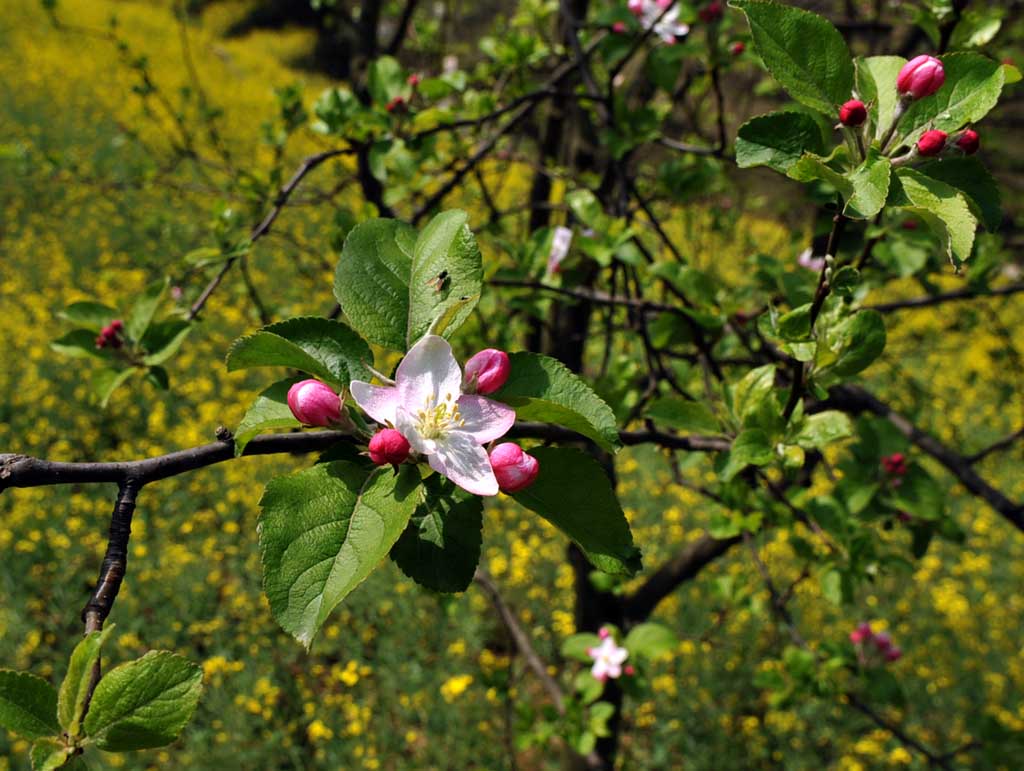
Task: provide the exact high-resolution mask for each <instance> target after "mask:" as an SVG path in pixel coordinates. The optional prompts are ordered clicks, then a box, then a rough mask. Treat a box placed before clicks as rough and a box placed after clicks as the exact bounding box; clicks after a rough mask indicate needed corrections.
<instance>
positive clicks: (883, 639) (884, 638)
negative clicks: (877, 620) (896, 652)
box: [875, 632, 892, 652]
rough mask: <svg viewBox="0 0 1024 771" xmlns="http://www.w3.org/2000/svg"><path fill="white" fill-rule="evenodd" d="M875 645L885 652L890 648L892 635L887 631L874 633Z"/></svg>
mask: <svg viewBox="0 0 1024 771" xmlns="http://www.w3.org/2000/svg"><path fill="white" fill-rule="evenodd" d="M875 647H876V648H878V650H880V651H882V652H885V651H887V650H889V649H890V648H892V636H891V635H890V634H889V633H888V632H879V633H878V634H876V635H875Z"/></svg>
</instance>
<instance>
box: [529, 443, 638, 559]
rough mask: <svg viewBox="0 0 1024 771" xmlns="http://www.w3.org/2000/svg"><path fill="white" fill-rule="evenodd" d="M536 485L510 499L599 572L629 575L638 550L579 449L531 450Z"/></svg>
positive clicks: (597, 468)
mask: <svg viewBox="0 0 1024 771" xmlns="http://www.w3.org/2000/svg"><path fill="white" fill-rule="evenodd" d="M530 454H531V455H533V456H534V457H535V458H536V459H537V460H538V461H539V462H540V474H538V476H537V481H535V482H534V483H533V484H532V485H530V486H529V487H527V488H526V489H525V490H521V491H520V492H518V493H515V494H514V495H513V497H514V498H515V499H516V501H518V502H519V503H521V504H522V505H523V506H525V507H526V508H528V509H530V511H534V512H536V513H537V514H540V515H541V516H542V517H544V519H546V520H548V521H549V522H550V523H551V524H553V525H555V527H557V528H559V529H560V530H561V531H562V532H563V533H565V534H566V535H568V536H569V537H570V538H571V539H572V540H573V541H575V542H576V543H577V544H578V545H579V546H580V548H581V549H583V552H584V554H586V555H587V559H588V560H590V562H591V564H592V565H594V567H596V568H598V569H599V570H603V571H604V572H605V573H615V574H623V575H635V574H636V573H637V572H638V571H639V570H640V566H641V564H640V550H639V549H637V548H636V547H635V546H634V545H633V534H632V533H631V532H630V529H629V523H628V522H627V521H626V515H625V514H623V513H622V507H621V506H620V505H619V500H618V498H617V497H616V495H615V490H614V489H613V488H612V484H611V482H610V481H609V479H608V476H607V475H606V474H605V472H604V469H603V468H602V467H601V464H600V463H598V462H597V461H596V460H595V459H594V458H592V457H591V456H590V455H587V454H586V453H583V452H581V451H579V450H573V449H568V448H564V447H537V448H534V449H532V450H530Z"/></svg>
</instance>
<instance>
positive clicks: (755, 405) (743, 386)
mask: <svg viewBox="0 0 1024 771" xmlns="http://www.w3.org/2000/svg"><path fill="white" fill-rule="evenodd" d="M774 387H775V365H774V364H765V365H764V366H763V367H757V368H756V369H752V370H750V371H749V372H748V373H747V374H745V375H744V376H743V377H742V378H741V379H740V382H738V383H737V384H736V386H735V388H734V390H733V397H732V403H733V412H734V413H735V415H736V417H737V419H739V420H740V422H742V421H744V420H746V419H747V418H748V417H750V416H751V415H753V414H754V413H756V412H757V411H758V409H759V408H760V407H761V404H762V403H763V402H764V400H765V399H767V398H768V395H769V394H770V393H771V392H772V389H773V388H774Z"/></svg>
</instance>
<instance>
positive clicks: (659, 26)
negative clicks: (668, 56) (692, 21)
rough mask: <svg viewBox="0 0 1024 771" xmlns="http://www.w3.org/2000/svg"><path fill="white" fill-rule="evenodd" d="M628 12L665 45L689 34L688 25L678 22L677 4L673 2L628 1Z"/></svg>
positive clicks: (673, 0) (671, 0) (672, 0)
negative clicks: (652, 31)
mask: <svg viewBox="0 0 1024 771" xmlns="http://www.w3.org/2000/svg"><path fill="white" fill-rule="evenodd" d="M627 7H628V8H629V10H630V12H631V13H632V14H633V15H634V16H636V17H637V19H639V20H640V25H641V26H642V27H643V28H644V29H647V30H654V34H655V35H657V36H658V37H660V38H661V39H662V40H663V41H664V42H666V43H669V44H671V43H674V42H676V39H677V38H681V37H684V36H685V35H686V34H688V33H689V31H690V27H689V25H688V24H682V23H680V22H679V4H678V3H676V2H675V0H629V4H628V6H627Z"/></svg>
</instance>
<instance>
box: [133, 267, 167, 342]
mask: <svg viewBox="0 0 1024 771" xmlns="http://www.w3.org/2000/svg"><path fill="white" fill-rule="evenodd" d="M170 282H171V280H170V279H169V278H161V279H158V280H157V281H154V282H153V283H151V284H150V285H149V286H147V287H146V288H145V289H144V290H143V292H142V294H141V295H139V299H137V300H136V301H135V305H133V306H132V310H131V313H129V314H128V318H127V319H125V322H124V331H125V333H126V334H127V335H128V337H130V338H131V339H132V340H141V339H142V336H143V335H145V334H146V330H147V329H149V324H150V322H152V321H153V314H155V313H156V309H157V307H158V306H159V305H160V298H161V297H163V294H164V290H166V289H167V285H168V284H169V283H170Z"/></svg>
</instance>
